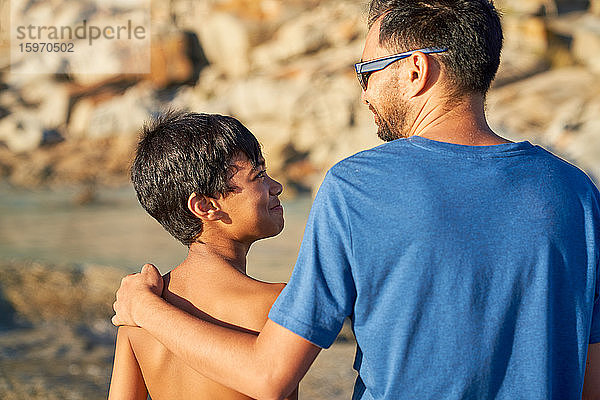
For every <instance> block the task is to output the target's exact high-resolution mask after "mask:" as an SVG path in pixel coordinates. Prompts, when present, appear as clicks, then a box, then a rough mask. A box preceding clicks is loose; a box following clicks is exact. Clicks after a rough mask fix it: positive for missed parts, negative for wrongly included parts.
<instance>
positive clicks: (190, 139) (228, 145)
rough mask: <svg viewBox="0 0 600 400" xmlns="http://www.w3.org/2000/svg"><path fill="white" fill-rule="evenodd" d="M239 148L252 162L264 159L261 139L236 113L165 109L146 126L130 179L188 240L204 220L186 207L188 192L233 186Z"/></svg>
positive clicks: (213, 193) (210, 192) (212, 192)
mask: <svg viewBox="0 0 600 400" xmlns="http://www.w3.org/2000/svg"><path fill="white" fill-rule="evenodd" d="M240 153H243V154H245V155H246V156H247V157H248V159H249V160H250V162H251V164H252V165H253V166H254V167H257V166H258V165H259V164H260V162H261V159H262V155H261V150H260V144H259V143H258V141H257V140H256V138H255V137H254V135H252V133H250V131H249V130H248V129H247V128H246V127H245V126H244V125H242V124H241V123H240V122H239V121H238V120H236V119H235V118H232V117H227V116H222V115H213V114H195V113H186V112H181V111H172V110H171V111H167V112H165V113H163V114H162V115H159V116H158V117H156V118H154V119H153V120H152V121H150V122H148V123H146V125H145V126H144V127H143V128H142V133H141V137H140V141H139V144H138V147H137V152H136V155H135V159H134V161H133V165H132V167H131V181H132V183H133V187H134V188H135V191H136V194H137V198H138V200H139V202H140V204H141V205H142V207H144V209H145V210H146V211H147V212H148V214H150V215H151V216H152V217H154V218H155V219H156V220H157V221H158V222H159V223H160V224H161V225H162V226H163V227H164V228H165V229H166V230H167V231H168V232H169V233H170V234H171V235H173V237H175V238H176V239H177V240H179V241H180V242H181V243H183V244H184V245H186V246H190V245H191V244H192V243H193V242H194V240H195V239H196V238H197V237H198V235H200V234H201V233H202V221H201V220H200V219H199V218H197V217H196V216H194V215H193V214H192V213H191V211H190V210H189V209H188V207H187V203H188V198H189V196H190V195H191V194H192V193H194V192H195V193H197V194H198V195H204V196H208V197H217V196H218V195H226V194H227V193H230V192H231V191H233V190H234V187H232V186H231V184H230V179H229V177H230V176H231V172H232V169H231V167H232V166H231V161H232V159H233V158H234V157H235V156H236V155H238V154H240Z"/></svg>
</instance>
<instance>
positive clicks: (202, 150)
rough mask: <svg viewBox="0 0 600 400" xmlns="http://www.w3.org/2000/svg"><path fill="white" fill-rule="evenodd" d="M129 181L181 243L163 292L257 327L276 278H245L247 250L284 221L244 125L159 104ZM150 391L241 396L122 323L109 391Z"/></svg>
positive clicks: (193, 310)
mask: <svg viewBox="0 0 600 400" xmlns="http://www.w3.org/2000/svg"><path fill="white" fill-rule="evenodd" d="M131 179H132V182H133V186H134V188H135V191H136V193H137V197H138V200H139V201H140V204H141V205H142V206H143V207H144V209H145V210H146V211H147V212H148V213H149V214H150V215H151V216H152V217H154V218H155V219H156V220H157V221H158V222H159V223H160V224H161V225H162V226H163V227H164V228H165V229H166V230H167V231H168V232H169V233H170V234H171V235H172V236H173V237H175V238H176V239H178V240H179V241H180V242H181V243H183V244H184V245H186V246H188V247H189V252H188V256H187V258H186V259H185V260H184V261H183V262H182V263H181V264H180V265H179V266H178V267H176V268H175V269H174V270H172V271H171V272H170V273H168V274H166V275H165V276H164V289H163V292H162V297H163V298H164V299H165V300H166V301H167V302H169V303H171V304H173V305H175V306H177V307H179V308H181V309H183V310H185V311H187V312H188V313H190V314H192V315H193V316H195V317H197V318H201V319H205V320H208V321H211V322H214V323H216V324H218V325H222V326H225V327H230V328H234V329H236V330H240V331H244V332H251V333H253V334H256V335H258V332H260V330H261V329H262V327H263V326H264V324H265V322H266V321H267V314H268V312H269V310H270V308H271V305H272V304H273V302H274V301H275V299H276V298H277V296H278V295H279V293H280V292H281V290H282V289H283V287H284V284H271V283H265V282H260V281H257V280H255V279H252V278H250V277H248V276H247V275H246V254H247V253H248V250H249V248H250V245H251V244H252V243H253V242H255V241H257V240H259V239H263V238H266V237H271V236H275V235H277V234H279V233H280V232H281V230H282V229H283V224H284V221H283V208H282V207H281V204H280V202H279V199H278V196H279V194H281V192H282V190H283V187H282V186H281V184H279V183H278V182H276V181H275V180H273V179H271V178H270V177H269V176H268V175H267V172H266V169H265V161H264V159H263V157H262V155H261V151H260V145H259V143H258V142H257V140H256V138H255V137H254V136H253V135H252V133H250V132H249V131H248V129H246V128H245V127H244V126H243V125H242V124H241V123H240V122H238V121H237V120H235V119H234V118H231V117H225V116H220V115H208V114H193V113H182V112H172V111H171V112H167V113H166V114H165V115H163V116H160V117H158V118H157V119H156V120H155V121H153V122H152V123H151V124H149V125H147V126H145V127H144V129H143V132H142V137H141V140H140V142H139V145H138V148H137V153H136V157H135V160H134V163H133V166H132V168H131ZM173 334H174V335H176V334H177V332H173ZM210 345H211V344H210V343H198V346H210ZM148 393H149V394H150V396H151V397H152V398H153V399H154V400H159V399H192V398H193V399H248V398H249V397H247V396H245V395H243V394H240V393H238V392H235V391H233V390H232V389H229V388H226V387H225V386H222V385H220V384H217V383H215V382H214V381H211V380H210V379H208V378H205V377H204V376H202V375H200V374H199V373H197V372H196V371H195V370H193V369H192V368H190V367H188V366H187V364H186V363H185V362H184V361H183V360H181V359H178V358H177V357H175V356H174V355H173V354H172V353H171V352H170V351H168V350H167V349H166V348H165V347H164V346H163V345H162V344H161V343H160V342H158V341H157V340H156V339H154V338H153V337H152V336H150V335H149V334H148V333H147V332H145V331H144V330H142V329H140V328H132V327H121V328H120V329H119V332H118V335H117V344H116V350H115V361H114V367H113V374H112V380H111V385H110V392H109V399H110V400H116V399H144V400H145V399H146V398H147V395H148ZM296 398H297V390H296V391H295V392H294V394H293V395H292V396H291V397H290V399H296Z"/></svg>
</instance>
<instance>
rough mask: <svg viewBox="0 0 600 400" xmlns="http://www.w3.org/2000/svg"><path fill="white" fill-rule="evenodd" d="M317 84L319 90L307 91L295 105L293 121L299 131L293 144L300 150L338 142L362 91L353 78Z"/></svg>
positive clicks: (348, 123)
mask: <svg viewBox="0 0 600 400" xmlns="http://www.w3.org/2000/svg"><path fill="white" fill-rule="evenodd" d="M314 83H315V84H316V85H317V86H318V87H320V90H318V91H317V90H311V91H307V92H306V93H305V95H304V96H303V97H302V98H301V99H299V101H298V102H297V103H296V110H297V112H296V113H295V115H294V122H295V123H296V124H297V125H298V127H299V128H298V132H297V134H296V135H295V137H294V142H293V143H294V146H295V147H296V148H297V149H298V150H300V151H310V150H311V148H313V147H316V146H319V145H321V144H322V143H324V142H327V141H328V142H334V141H336V140H339V137H340V136H339V135H340V134H341V133H342V132H344V131H345V130H347V129H348V128H349V127H350V126H351V125H352V123H353V118H354V110H355V109H356V107H357V106H358V104H359V102H360V89H359V87H358V85H356V84H355V81H354V80H353V79H352V78H350V77H341V78H338V79H333V80H330V81H327V80H323V81H320V80H319V81H317V82H314Z"/></svg>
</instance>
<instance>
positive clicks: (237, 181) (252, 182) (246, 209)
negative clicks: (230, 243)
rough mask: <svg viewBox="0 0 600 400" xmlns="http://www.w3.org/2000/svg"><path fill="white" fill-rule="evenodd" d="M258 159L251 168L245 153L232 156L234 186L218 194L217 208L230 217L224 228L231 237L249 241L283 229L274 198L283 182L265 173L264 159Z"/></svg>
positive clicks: (276, 200)
mask: <svg viewBox="0 0 600 400" xmlns="http://www.w3.org/2000/svg"><path fill="white" fill-rule="evenodd" d="M261 161H262V163H261V164H259V165H258V166H257V167H256V168H253V167H252V164H251V163H250V160H248V157H246V155H245V154H243V153H242V154H239V155H238V156H237V157H235V158H234V159H233V160H232V166H233V168H232V176H231V178H230V179H231V181H230V183H231V185H232V186H233V187H234V188H235V189H234V191H233V192H231V193H228V194H227V195H226V196H224V197H220V198H219V204H220V206H221V210H222V211H224V212H225V213H227V215H228V216H229V219H230V220H231V224H225V226H224V228H225V229H226V230H227V231H228V233H229V234H230V235H231V237H232V239H234V240H239V241H242V242H250V243H251V242H253V241H255V240H258V239H263V238H266V237H271V236H275V235H277V234H278V233H279V232H281V230H282V229H283V223H284V222H283V207H282V206H281V204H280V202H279V198H278V196H279V194H281V192H282V190H283V186H281V184H280V183H279V182H277V181H275V180H273V179H272V178H271V177H270V176H269V175H267V171H266V168H265V163H264V159H262V158H261Z"/></svg>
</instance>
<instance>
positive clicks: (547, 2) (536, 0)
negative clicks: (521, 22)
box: [496, 0, 558, 15]
mask: <svg viewBox="0 0 600 400" xmlns="http://www.w3.org/2000/svg"><path fill="white" fill-rule="evenodd" d="M496 3H497V4H496V5H497V7H498V8H499V9H500V10H501V11H502V12H503V13H506V14H524V15H545V14H556V13H557V12H558V9H557V4H556V1H555V0H500V1H497V2H496Z"/></svg>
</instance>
